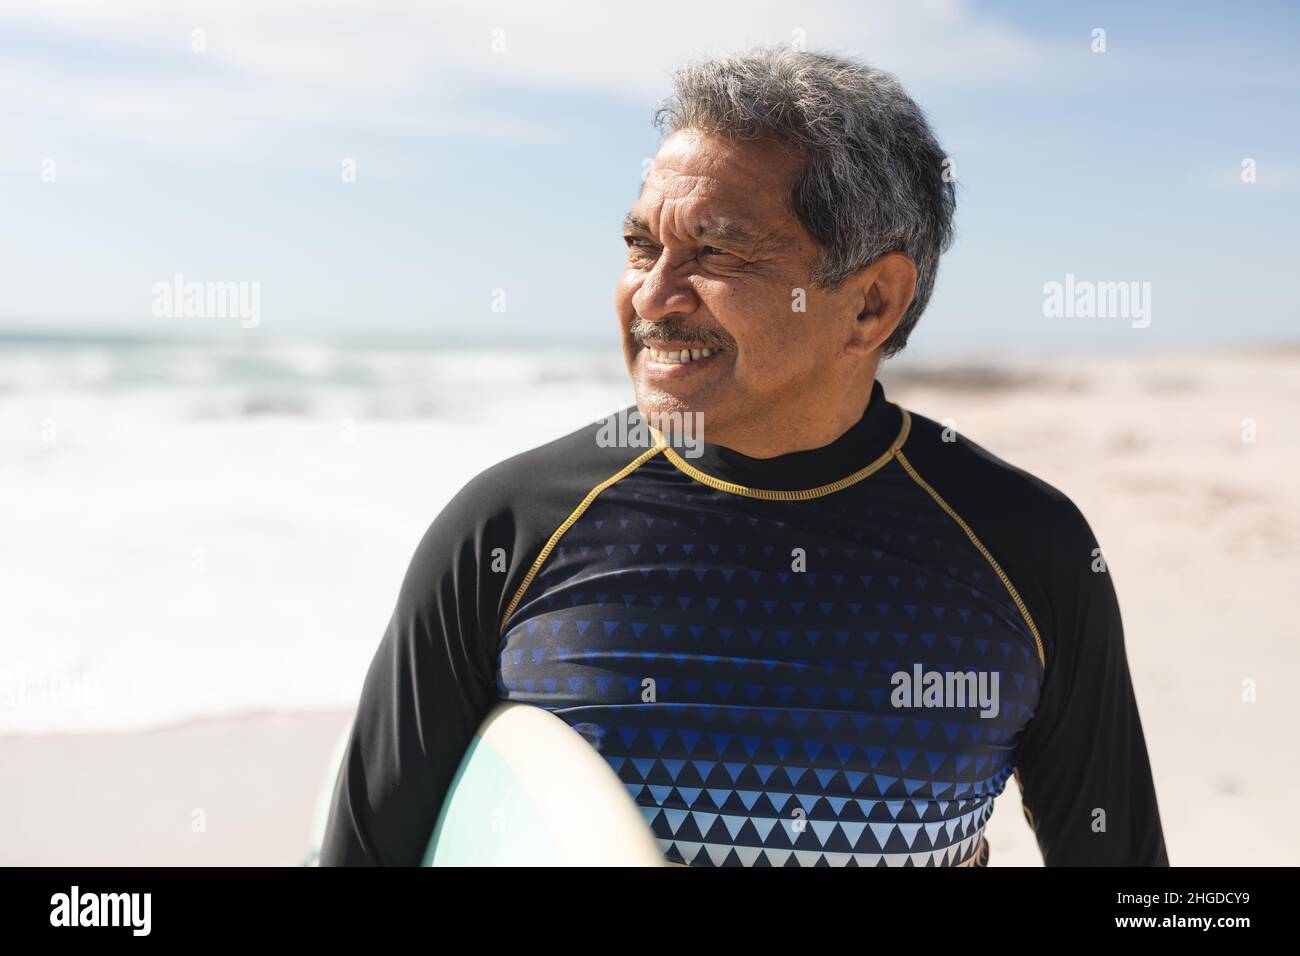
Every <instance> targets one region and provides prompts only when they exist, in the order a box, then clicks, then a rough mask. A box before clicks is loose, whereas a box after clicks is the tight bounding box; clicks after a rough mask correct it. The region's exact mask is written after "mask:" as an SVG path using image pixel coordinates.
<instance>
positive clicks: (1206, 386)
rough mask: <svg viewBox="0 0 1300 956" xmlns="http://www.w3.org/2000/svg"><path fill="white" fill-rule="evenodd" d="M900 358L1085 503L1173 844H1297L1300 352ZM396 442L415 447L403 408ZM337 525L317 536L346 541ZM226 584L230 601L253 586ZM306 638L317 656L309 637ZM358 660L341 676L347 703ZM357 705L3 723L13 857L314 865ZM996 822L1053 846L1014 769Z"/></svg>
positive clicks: (4, 820)
mask: <svg viewBox="0 0 1300 956" xmlns="http://www.w3.org/2000/svg"><path fill="white" fill-rule="evenodd" d="M883 378H884V381H885V383H886V387H887V388H888V390H889V395H890V398H891V399H892V400H894V401H897V402H899V403H901V404H904V405H906V406H907V407H909V408H911V409H912V410H914V411H916V412H919V413H921V414H925V415H928V416H930V417H932V418H935V419H937V420H945V419H949V420H951V422H952V424H953V426H954V427H955V428H956V429H957V430H958V431H960V432H962V433H964V434H966V435H968V436H970V437H971V438H972V439H974V440H975V441H977V442H979V443H980V444H982V445H983V446H984V447H986V448H988V449H989V450H991V451H993V452H994V453H995V454H998V455H999V456H1001V457H1003V458H1005V459H1007V460H1008V461H1010V462H1012V463H1014V464H1016V465H1018V466H1020V467H1023V468H1025V469H1027V470H1029V471H1032V472H1034V473H1035V474H1037V475H1039V476H1040V477H1041V478H1043V479H1044V480H1046V481H1048V482H1050V483H1051V484H1054V485H1056V486H1057V487H1058V488H1060V489H1061V490H1063V491H1065V492H1066V493H1067V494H1068V495H1069V496H1070V497H1071V498H1073V499H1074V501H1075V502H1076V503H1077V504H1078V505H1079V507H1080V508H1081V509H1082V511H1083V512H1084V514H1085V515H1086V516H1087V518H1088V520H1089V522H1090V524H1091V525H1092V527H1093V530H1094V531H1095V533H1096V534H1097V536H1098V539H1099V541H1100V542H1101V544H1102V547H1103V548H1104V551H1105V556H1106V560H1107V563H1108V565H1109V568H1110V573H1112V574H1113V576H1114V581H1115V586H1116V589H1117V591H1118V594H1119V599H1120V604H1121V608H1122V611H1123V614H1124V620H1125V627H1126V634H1127V646H1128V655H1129V661H1130V665H1131V668H1132V672H1133V677H1134V681H1135V685H1136V689H1137V697H1138V704H1139V708H1140V711H1141V717H1142V722H1143V727H1144V730H1145V732H1146V737H1147V744H1148V747H1149V750H1150V754H1151V760H1152V765H1153V771H1154V775H1155V781H1156V788H1157V793H1158V795H1159V799H1160V806H1161V812H1162V816H1163V821H1164V828H1165V837H1166V842H1167V845H1168V849H1169V857H1170V860H1171V862H1172V863H1173V864H1174V865H1193V864H1196V865H1222V864H1239V865H1260V864H1271V865H1279V864H1289V865H1295V864H1297V863H1300V835H1297V834H1296V833H1295V832H1294V831H1292V830H1291V829H1290V828H1289V827H1279V826H1277V825H1276V824H1275V823H1274V822H1273V821H1274V817H1275V814H1276V808H1277V807H1280V806H1289V805H1291V804H1292V803H1294V802H1295V801H1296V800H1297V799H1300V761H1297V759H1296V754H1297V748H1296V745H1295V741H1294V739H1293V731H1294V727H1295V724H1296V719H1297V716H1300V705H1297V702H1296V700H1295V697H1294V695H1293V694H1292V693H1291V689H1290V686H1289V680H1290V677H1291V676H1292V675H1294V674H1295V673H1296V672H1297V668H1298V667H1300V640H1298V638H1300V630H1298V628H1297V625H1296V622H1295V618H1294V617H1293V616H1292V614H1291V604H1290V602H1289V600H1288V598H1289V596H1290V595H1291V593H1292V592H1293V591H1294V589H1295V587H1296V581H1297V580H1298V579H1300V481H1297V480H1296V477H1295V476H1296V472H1297V469H1298V468H1300V421H1298V420H1297V417H1296V411H1297V409H1300V353H1297V352H1295V351H1291V352H1287V353H1275V354H1264V353H1259V354H1249V353H1235V354H1232V355H1219V354H1201V355H1196V354H1187V355H1167V356H1162V357H1147V358H1123V359H1105V360H1099V359H1093V360H1088V361H1082V360H1080V361H1078V362H1073V363H1072V362H1064V361H1063V362H1056V363H1052V364H1050V365H1048V366H1045V367H1044V366H1033V367H1030V366H1026V367H1024V368H1020V369H1017V368H1016V367H1013V366H1005V367H1002V366H1000V367H998V368H996V369H994V368H991V367H987V366H979V367H974V366H972V367H968V368H966V369H965V370H964V371H960V370H959V371H957V372H954V371H953V370H951V369H950V370H947V371H939V370H937V369H936V370H935V371H927V370H926V369H925V368H921V367H909V366H905V365H904V366H901V367H900V368H899V369H898V370H894V369H892V368H891V369H889V370H887V371H886V373H885V374H884V376H883ZM593 411H598V412H607V411H608V408H597V409H593ZM593 417H594V416H593ZM409 427H411V428H418V427H420V426H416V425H412V426H409ZM388 440H389V441H391V442H393V443H395V444H394V445H393V446H392V449H391V454H390V456H389V457H390V458H391V459H394V460H395V459H398V458H400V448H401V445H402V442H403V440H404V439H403V436H402V432H401V426H393V433H392V434H391V435H389V436H388ZM484 454H486V452H484ZM480 457H482V455H481V456H480ZM413 489H414V482H411V483H410V484H409V485H404V486H403V489H402V490H404V491H409V492H410V496H409V497H410V501H409V502H401V501H394V500H388V501H387V502H386V508H387V509H388V512H387V513H388V518H387V521H386V524H385V526H384V528H382V529H380V531H381V532H382V535H381V536H382V540H383V542H384V546H385V547H386V549H387V550H386V551H385V553H383V554H382V555H379V556H378V557H377V558H376V561H377V565H376V566H377V567H378V570H377V571H375V572H373V574H372V576H371V577H367V578H366V593H365V595H364V596H363V597H362V598H359V599H357V600H349V601H348V603H347V607H346V609H345V608H344V607H343V606H342V603H341V602H343V601H344V598H342V597H341V596H340V595H338V594H337V593H324V592H322V593H319V594H316V595H315V596H314V600H315V601H316V602H317V603H316V604H315V605H314V606H313V611H312V613H313V620H315V619H317V618H319V619H321V620H326V619H328V618H330V617H331V615H332V614H333V613H334V612H335V611H336V610H337V612H338V613H339V614H343V615H344V617H345V618H346V620H347V621H348V622H350V623H354V622H356V621H358V620H363V619H364V620H366V621H368V622H369V624H368V625H367V626H364V627H356V628H355V631H356V633H351V634H345V635H334V636H333V637H331V638H330V641H329V642H326V644H325V645H323V646H325V647H327V648H328V649H329V653H336V652H337V653H338V654H341V655H344V656H345V657H346V659H347V662H348V671H347V673H348V674H349V675H351V674H353V673H354V672H356V671H357V670H358V668H359V667H361V666H364V661H365V660H367V659H368V657H369V654H370V653H371V652H372V651H373V647H374V642H375V640H377V638H378V633H379V630H380V629H381V628H382V625H383V620H384V618H385V617H386V614H387V609H388V606H389V605H390V603H391V600H392V594H393V592H394V591H395V588H396V584H397V582H396V580H390V579H391V577H392V575H393V574H394V573H395V572H394V569H399V568H400V567H403V566H404V564H405V561H406V559H407V557H408V556H409V547H410V544H411V543H413V540H414V537H415V536H417V535H418V534H419V533H420V532H421V531H422V530H423V526H424V523H425V522H427V517H426V518H425V519H422V520H421V521H420V522H419V523H418V526H417V527H412V528H411V529H410V531H409V534H405V533H402V534H398V533H396V532H395V531H394V528H395V527H397V525H398V524H400V522H399V520H398V519H399V518H400V517H401V516H402V515H403V514H409V513H410V512H403V511H402V509H401V507H400V506H401V505H403V504H409V505H411V508H412V509H415V508H416V507H417V506H423V505H424V503H425V501H426V500H427V491H425V490H423V489H421V490H420V491H418V492H417V491H415V490H413ZM362 491H365V492H366V494H370V493H373V494H374V495H375V496H378V497H382V496H383V495H384V491H383V488H382V486H378V485H376V486H374V487H372V488H370V489H360V490H357V495H358V496H359V498H354V499H352V500H354V501H355V500H364V497H365V494H362ZM430 516H431V515H430ZM161 527H162V526H161V525H160V531H159V533H160V534H161V533H162V531H161ZM109 530H111V529H109ZM329 530H330V529H329V527H328V526H327V527H325V528H324V529H323V530H321V529H318V530H317V533H316V535H315V537H314V539H313V541H314V544H312V545H311V546H312V547H315V548H326V549H327V548H328V541H329V537H330V536H329ZM358 535H359V532H358ZM408 539H409V541H408ZM360 542H361V538H360V537H359V536H358V537H357V538H356V539H355V541H354V544H358V545H359V544H360ZM309 543H310V542H309ZM138 544H139V542H138V541H137V545H138ZM187 553H188V551H187ZM286 553H289V552H286ZM396 573H400V571H398V572H396ZM303 587H304V585H299V588H300V590H301V589H302V588H303ZM220 598H221V600H215V601H213V603H211V604H209V605H205V606H206V607H208V608H209V612H211V610H212V609H213V608H219V607H220V605H221V603H222V601H227V602H235V601H237V600H238V595H237V594H235V593H230V594H226V595H221V596H220ZM335 602H339V607H338V608H335V607H334V606H333V605H334V603H335ZM74 610H75V609H74ZM70 613H71V612H69V611H66V610H63V611H61V612H60V614H61V615H63V616H62V617H61V619H60V620H61V623H60V626H63V623H62V622H64V621H66V620H68V619H75V614H71V617H69V615H70ZM172 613H173V614H174V615H177V616H178V617H180V618H183V615H184V613H185V612H184V609H176V610H173V612H172ZM31 619H32V620H34V619H35V618H31ZM251 640H253V638H251V637H247V636H246V637H245V638H243V639H242V640H241V642H240V643H239V645H238V647H237V648H236V651H237V650H238V649H239V648H242V647H244V646H246V642H249V641H251ZM295 648H296V650H295V653H300V654H308V653H311V648H310V642H309V641H306V640H303V641H300V642H298V643H297V644H295ZM287 666H290V663H289V661H288V659H287V658H286V667H287ZM360 677H361V674H360V673H355V677H337V678H336V679H335V678H332V679H335V684H334V686H333V687H332V688H331V694H332V695H333V699H335V700H337V699H338V698H340V697H342V696H343V695H344V694H345V693H348V692H352V691H354V690H355V688H356V686H357V685H358V684H359V681H360ZM340 685H343V686H340ZM1247 691H1253V699H1250V697H1251V694H1250V693H1247ZM349 719H350V714H349V712H348V710H347V708H346V706H332V707H330V708H325V709H319V710H318V711H317V712H313V713H307V714H302V713H298V714H275V713H265V712H260V713H254V714H251V715H248V716H236V717H217V718H212V719H198V720H189V721H186V722H184V723H181V724H179V725H177V726H171V727H165V728H161V729H149V730H138V731H129V732H114V733H57V732H56V733H28V734H19V733H12V734H9V735H8V736H3V737H0V768H3V776H4V779H5V782H6V784H7V786H5V787H4V789H3V793H0V864H38V865H47V864H77V865H98V864H131V865H140V864H199V865H210V864H218V865H220V864H256V865H293V864H296V863H298V862H299V861H300V860H301V856H302V853H303V851H304V849H305V847H306V841H307V834H308V829H309V826H310V815H311V812H312V806H313V802H314V801H315V799H316V795H317V791H318V789H319V786H320V782H321V775H322V773H323V770H324V764H325V761H326V756H327V754H328V752H329V750H330V748H331V746H332V745H333V743H334V740H335V738H336V737H337V735H338V734H339V732H340V730H341V729H342V728H344V727H345V726H346V725H347V724H348V721H349ZM199 819H202V824H203V825H202V828H201V829H200V828H198V826H197V824H196V820H199ZM988 837H989V842H990V845H991V858H990V865H994V866H1005V865H1041V858H1040V857H1039V855H1038V850H1037V847H1036V845H1035V843H1034V838H1033V835H1032V833H1031V832H1030V830H1029V828H1028V826H1027V824H1026V823H1025V821H1024V819H1023V816H1022V815H1021V810H1020V806H1019V792H1018V790H1017V789H1016V787H1015V785H1014V784H1012V785H1011V787H1010V789H1009V790H1008V791H1007V792H1006V793H1005V794H1004V795H1003V796H1002V797H1001V798H1000V799H999V801H998V804H997V810H996V812H995V813H994V815H993V818H992V822H991V824H990V829H989V832H988Z"/></svg>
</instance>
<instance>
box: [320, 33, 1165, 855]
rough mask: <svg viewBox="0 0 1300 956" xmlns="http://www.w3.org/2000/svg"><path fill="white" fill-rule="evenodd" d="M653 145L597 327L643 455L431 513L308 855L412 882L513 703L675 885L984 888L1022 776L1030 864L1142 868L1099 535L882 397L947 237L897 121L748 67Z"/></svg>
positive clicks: (585, 434) (857, 72) (909, 115)
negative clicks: (553, 739)
mask: <svg viewBox="0 0 1300 956" xmlns="http://www.w3.org/2000/svg"><path fill="white" fill-rule="evenodd" d="M656 123H657V125H658V126H659V128H660V130H661V131H662V132H663V133H664V134H665V136H666V138H665V139H664V141H663V143H662V146H661V148H660V150H659V152H658V154H657V155H656V157H655V159H654V163H653V165H652V167H651V169H650V171H649V174H648V176H647V177H646V180H645V182H644V185H643V186H642V189H641V193H640V197H639V198H638V200H637V202H636V203H635V205H634V206H633V207H632V208H631V210H630V211H628V213H627V215H626V218H625V222H624V230H623V232H624V235H623V240H624V242H625V243H626V245H627V263H626V268H625V270H624V272H623V275H622V278H621V279H620V281H619V283H618V286H617V291H616V298H615V302H616V308H617V313H618V317H619V321H620V323H621V325H622V332H623V350H624V354H625V357H626V361H627V366H628V371H629V373H630V375H631V378H632V383H633V386H634V389H635V395H636V407H637V410H638V411H639V413H640V414H641V415H643V416H644V417H645V418H646V419H648V420H649V421H650V422H651V423H655V422H658V423H660V424H661V429H660V430H654V431H650V432H649V434H652V435H653V440H652V441H650V442H649V443H647V444H646V445H645V446H637V447H629V445H630V444H632V443H630V442H611V441H608V440H602V436H604V437H605V438H606V439H607V438H608V436H609V435H610V434H625V433H630V432H627V431H626V430H617V429H610V428H608V427H607V426H608V423H596V424H593V425H592V426H590V427H587V428H583V429H581V430H579V431H577V432H574V433H573V434H571V435H568V436H567V437H564V438H561V439H559V440H558V441H554V442H551V443H550V444H548V445H544V446H542V447H540V448H537V449H535V450H533V451H530V452H527V453H525V454H522V455H520V456H517V457H515V458H512V459H510V460H508V461H505V462H503V463H501V464H499V465H497V466H495V467H493V468H491V469H489V470H487V471H486V472H484V473H483V474H481V475H479V476H478V477H477V478H475V479H474V480H473V481H472V482H470V484H469V485H468V486H467V487H466V488H465V489H464V490H463V491H462V492H461V493H460V494H459V495H458V496H457V497H456V498H455V499H454V500H453V501H452V502H451V503H450V504H449V505H448V506H447V507H446V509H445V510H444V511H443V512H442V513H441V514H440V515H439V516H438V517H437V519H436V520H435V521H434V522H433V524H432V526H431V527H430V529H429V531H428V532H427V534H426V535H425V537H424V539H423V541H422V542H421V544H420V546H419V548H418V550H417V552H416V554H415V557H414V558H413V560H412V562H411V566H410V570H409V571H408V573H407V577H406V579H405V583H404V585H403V587H402V590H401V594H400V597H399V600H398V603H397V608H396V610H395V612H394V615H393V618H392V620H391V622H390V624H389V626H388V630H387V632H386V634H385V635H384V638H383V640H382V642H381V644H380V647H379V650H378V653H377V655H376V657H375V660H374V663H373V664H372V666H371V668H370V671H369V674H368V676H367V678H366V682H365V685H364V689H363V692H362V697H361V701H360V706H359V709H358V713H357V717H356V721H355V724H354V726H353V729H352V733H351V736H350V738H349V741H348V745H347V751H346V754H345V756H344V761H343V766H342V770H341V772H340V774H339V778H338V782H337V784H336V786H335V790H334V795H333V802H332V806H331V810H330V817H329V824H328V827H327V832H326V836H325V841H324V845H323V848H322V856H321V862H322V863H323V864H326V865H328V864H353V863H365V864H412V863H416V862H418V861H419V860H420V858H421V856H422V854H423V851H424V849H425V846H426V844H427V842H428V839H429V836H430V833H431V831H432V829H433V826H434V822H435V820H436V818H437V815H438V811H439V808H440V806H441V803H442V800H443V798H444V795H445V794H446V792H447V789H448V786H449V784H450V781H451V779H452V776H453V774H454V772H455V770H456V767H457V765H458V763H459V761H460V759H461V756H462V755H463V753H464V752H465V749H466V747H467V745H468V743H469V741H470V739H471V737H472V736H473V734H474V731H475V729H476V728H477V726H478V725H479V723H480V722H481V721H482V719H483V718H484V717H485V716H486V715H487V713H488V712H489V711H490V710H491V709H492V707H493V706H494V705H495V704H496V703H497V702H498V701H499V700H502V699H504V700H512V701H523V702H528V703H532V704H536V705H539V706H541V707H545V708H547V709H549V710H551V711H553V712H555V713H556V714H558V715H559V716H560V717H561V718H563V719H564V720H565V721H566V722H568V723H569V724H570V725H571V726H573V727H574V728H575V729H577V730H578V731H579V732H580V733H581V734H582V735H583V736H584V737H585V738H586V739H587V740H589V741H590V742H591V744H592V745H593V746H594V747H595V748H596V749H597V750H598V751H599V752H600V753H601V754H602V755H603V756H604V757H605V758H606V759H607V760H608V761H609V763H610V765H611V766H612V767H613V768H614V769H615V770H616V771H617V772H618V774H619V776H620V777H621V778H622V780H623V781H624V782H625V783H626V784H627V785H628V789H629V791H630V792H631V793H632V794H633V796H634V797H635V799H636V800H637V802H638V804H639V805H640V807H641V808H642V810H643V812H644V814H645V816H646V818H647V820H648V821H649V822H650V825H651V827H652V829H653V831H654V834H655V836H656V837H657V839H658V841H659V844H660V846H661V848H662V849H663V852H664V854H665V856H666V857H667V859H669V860H671V861H674V862H678V863H686V864H690V865H699V866H710V865H745V866H815V865H836V866H838V865H845V866H890V865H893V866H971V865H974V866H982V865H984V864H985V863H986V862H987V859H988V844H987V841H986V840H985V839H984V827H985V824H986V821H987V819H988V816H989V814H990V813H991V812H992V809H993V801H994V798H995V797H996V796H997V795H998V794H999V793H1001V792H1002V791H1003V789H1004V787H1005V785H1006V783H1007V781H1008V780H1009V779H1010V778H1011V777H1012V776H1013V775H1014V776H1015V778H1016V780H1017V783H1018V784H1019V785H1020V787H1021V790H1022V794H1023V798H1024V804H1025V812H1026V817H1027V819H1028V820H1029V823H1030V825H1031V826H1032V827H1033V828H1034V832H1035V834H1036V836H1037V839H1038V843H1039V846H1040V848H1041V851H1042V854H1043V858H1044V860H1045V862H1046V863H1047V864H1048V865H1167V864H1168V858H1167V855H1166V851H1165V847H1164V839H1163V834H1162V830H1161V825H1160V817H1159V811H1158V808H1157V803H1156V795H1155V790H1154V785H1153V782H1152V777H1151V771H1150V767H1149V763H1148V758H1147V752H1146V746H1145V743H1144V740H1143V734H1142V728H1141V724H1140V722H1139V718H1138V711H1137V705H1136V701H1135V698H1134V693H1133V688H1132V684H1131V681H1130V676H1129V669H1128V664H1127V660H1126V656H1125V650H1124V638H1123V632H1122V628H1121V622H1120V615H1119V609H1118V605H1117V603H1116V598H1115V593H1114V589H1113V587H1112V585H1111V582H1110V577H1109V575H1108V574H1106V573H1095V572H1094V570H1093V567H1094V562H1095V557H1096V554H1097V553H1098V552H1097V543H1096V541H1095V539H1094V537H1093V535H1092V532H1091V531H1090V529H1089V527H1088V524H1087V522H1086V521H1085V520H1084V518H1083V516H1082V515H1081V514H1080V513H1079V511H1078V510H1077V509H1076V508H1075V507H1074V505H1073V504H1072V503H1071V502H1070V500H1069V499H1068V498H1066V497H1065V496H1064V495H1063V494H1061V493H1060V492H1059V491H1057V490H1055V489H1054V488H1052V487H1050V486H1049V485H1047V484H1045V483H1043V482H1042V481H1040V480H1038V479H1037V478H1035V477H1033V476H1032V475H1029V474H1026V473H1025V472H1023V471H1020V470H1018V469H1016V468H1014V467H1012V466H1011V465H1008V464H1006V463H1005V462H1003V461H1001V460H1000V459H998V458H996V457H994V456H992V455H991V454H989V453H988V452H987V451H985V450H984V449H982V448H980V447H979V446H978V445H975V444H973V443H972V442H970V441H968V440H966V439H965V438H963V437H960V436H953V435H951V434H945V433H944V430H943V429H942V428H941V426H939V425H937V424H936V423H934V422H932V421H930V420H928V419H926V418H923V417H921V416H920V415H914V414H910V413H909V412H908V411H906V410H905V409H902V408H900V407H899V406H897V405H895V404H892V403H891V402H889V401H888V400H887V399H886V397H885V394H884V391H883V389H882V388H881V385H880V383H879V382H878V381H876V372H877V368H878V366H879V364H880V362H881V360H882V359H883V358H885V357H888V356H890V355H893V354H894V353H897V352H898V351H899V350H900V349H902V348H903V346H904V345H905V344H906V342H907V339H908V336H909V334H910V333H911V331H912V329H913V327H914V326H915V325H916V322H917V320H918V318H919V317H920V315H921V313H922V312H923V311H924V309H925V306H926V303H927V302H928V300H929V298H930V293H931V291H932V289H933V287H934V281H935V274H936V270H937V268H938V263H939V257H940V254H941V253H942V252H943V251H944V249H945V248H946V246H947V245H948V242H949V239H950V236H951V229H952V216H953V210H954V191H953V187H952V185H951V182H950V179H949V177H948V176H946V175H945V171H946V169H947V164H946V163H945V156H944V153H943V151H942V150H941V149H940V147H939V145H938V143H937V142H936V141H935V138H934V136H933V134H932V132H931V130H930V128H929V126H928V125H927V123H926V120H925V118H924V116H923V114H922V112H921V111H920V109H919V108H918V107H917V106H916V104H915V103H914V102H913V101H912V100H911V99H910V98H909V97H908V95H907V94H906V93H905V92H904V90H903V89H902V87H901V86H900V85H899V84H898V82H897V81H896V80H895V79H894V78H893V77H891V76H889V75H888V74H885V73H882V72H880V71H877V70H875V69H872V68H870V67H868V66H865V65H863V64H860V63H857V62H854V61H852V60H849V59H845V58H841V57H837V56H830V55H825V54H818V53H806V52H799V51H794V50H789V49H759V50H754V51H751V52H748V53H744V54H741V55H737V56H732V57H727V58H723V59H719V60H714V61H710V62H705V63H700V64H695V65H692V66H689V67H686V68H684V69H682V70H681V71H679V73H678V74H677V76H676V77H675V79H674V94H673V95H672V97H670V99H669V100H668V101H666V103H665V104H664V105H663V106H662V107H661V108H660V110H659V112H658V113H657V115H656ZM683 421H688V422H689V421H698V422H700V423H702V424H703V425H704V428H705V431H704V435H703V437H704V440H703V442H700V441H695V442H694V443H692V444H691V446H690V447H689V448H687V447H685V446H684V445H683V442H682V438H683V437H684V436H686V435H687V434H688V430H687V429H673V428H664V427H662V424H663V423H665V422H677V423H680V422H683ZM695 437H696V438H697V439H698V437H699V435H698V432H696V433H695ZM954 678H956V679H955V680H954ZM967 678H969V682H966V679H967ZM965 689H969V691H970V693H969V699H954V698H953V694H954V692H955V693H956V694H957V697H958V698H966V697H967V695H966V694H965V693H963V691H964V690H965Z"/></svg>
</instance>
